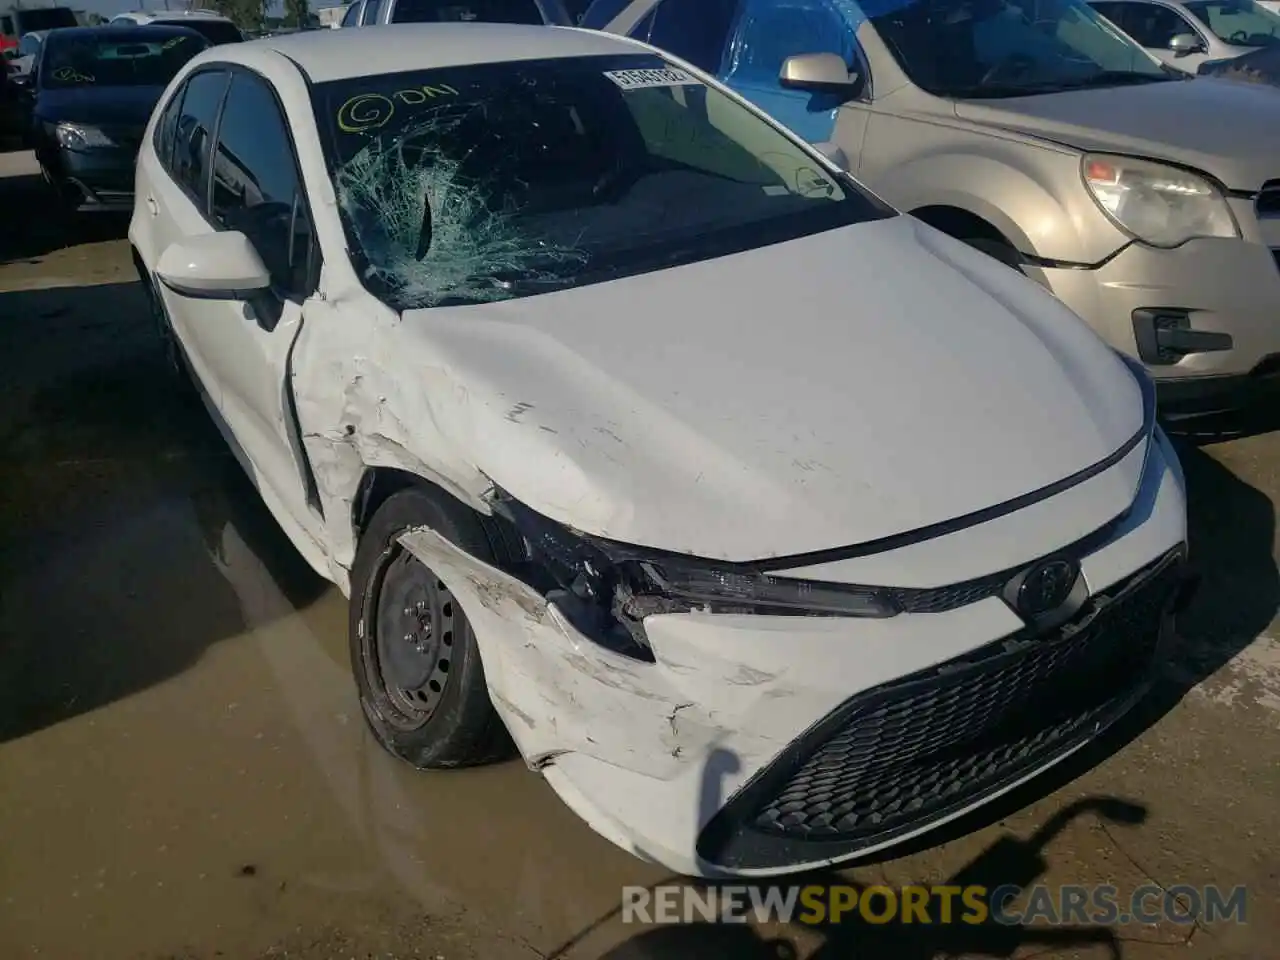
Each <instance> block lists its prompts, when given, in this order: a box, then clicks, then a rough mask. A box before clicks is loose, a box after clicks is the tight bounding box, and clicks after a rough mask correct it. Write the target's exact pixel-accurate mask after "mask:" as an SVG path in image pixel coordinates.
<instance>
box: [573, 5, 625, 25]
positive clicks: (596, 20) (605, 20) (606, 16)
mask: <svg viewBox="0 0 1280 960" xmlns="http://www.w3.org/2000/svg"><path fill="white" fill-rule="evenodd" d="M630 5H631V0H595V2H594V3H591V4H589V5H588V6H587V12H586V13H584V14H583V15H582V20H581V26H584V27H586V28H588V29H590V30H603V29H604V28H605V27H607V26H608V25H609V24H610V23H611V22H612V21H613V18H614V17H616V16H617V15H618V14H620V13H621V12H622V11H623V10H625V9H627V7H629V6H630Z"/></svg>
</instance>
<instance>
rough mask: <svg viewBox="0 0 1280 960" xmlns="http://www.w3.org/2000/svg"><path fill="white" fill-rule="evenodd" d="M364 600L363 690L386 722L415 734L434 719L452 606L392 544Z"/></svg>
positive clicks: (454, 616) (447, 658)
mask: <svg viewBox="0 0 1280 960" xmlns="http://www.w3.org/2000/svg"><path fill="white" fill-rule="evenodd" d="M367 600H368V601H369V602H367V603H366V606H365V610H366V629H365V631H364V633H365V636H364V638H363V642H362V645H361V647H362V649H361V652H362V660H363V661H364V669H365V675H366V678H367V679H368V681H369V686H370V688H371V689H372V690H373V691H374V693H375V697H376V699H377V700H378V701H379V704H380V706H381V707H382V708H383V711H382V712H383V714H384V716H385V718H386V720H387V721H388V722H389V723H391V724H392V725H393V726H395V727H397V728H399V729H402V730H416V729H418V728H419V727H421V726H423V725H424V724H425V723H426V722H427V721H428V720H430V719H431V717H432V716H434V715H435V712H436V711H437V710H438V709H439V707H440V702H441V700H443V698H444V694H445V691H446V690H447V688H448V680H449V669H450V667H451V665H452V656H453V644H454V636H455V632H456V630H457V629H458V628H459V626H460V623H459V619H460V613H459V610H458V605H457V601H456V600H455V599H454V597H453V594H451V593H450V592H449V588H448V587H446V586H445V585H444V583H443V582H442V581H441V580H440V579H439V578H438V577H437V576H436V575H435V574H434V573H433V572H432V571H431V570H430V569H429V568H428V567H427V566H426V565H425V564H424V563H422V562H421V561H420V560H418V559H417V557H415V556H413V554H411V553H410V552H409V551H408V550H405V549H404V548H403V547H401V546H399V545H398V544H397V545H394V546H393V547H391V548H390V549H389V550H387V551H386V552H385V553H384V554H383V556H382V557H381V558H380V562H379V564H378V568H377V572H376V573H375V575H374V577H373V578H372V583H371V585H370V592H369V595H368V597H367ZM388 708H389V709H388Z"/></svg>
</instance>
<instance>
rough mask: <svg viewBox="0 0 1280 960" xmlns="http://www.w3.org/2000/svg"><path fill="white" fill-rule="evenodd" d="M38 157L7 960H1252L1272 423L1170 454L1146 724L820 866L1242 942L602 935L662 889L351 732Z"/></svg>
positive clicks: (528, 809)
mask: <svg viewBox="0 0 1280 960" xmlns="http://www.w3.org/2000/svg"><path fill="white" fill-rule="evenodd" d="M32 172H33V168H32V166H31V161H30V157H29V156H28V155H24V154H8V155H5V156H0V174H3V178H2V179H0V216H3V219H4V222H5V226H4V228H3V230H0V384H2V385H3V389H2V390H0V438H2V439H0V443H2V447H0V449H2V450H3V453H4V466H3V468H0V957H3V958H5V960H18V958H27V957H54V958H59V960H63V958H65V960H89V958H94V960H115V958H148V960H150V958H156V960H159V958H192V960H197V958H198V960H206V958H214V957H226V958H234V960H251V958H257V957H276V956H284V957H297V958H317V960H319V958H324V960H339V958H374V957H377V958H392V957H395V958H400V957H429V958H431V957H434V958H448V960H463V958H471V957H482V958H485V960H508V958H520V960H536V958H543V960H549V958H557V960H559V958H566V960H573V958H610V960H623V958H630V960H638V958H668V960H684V958H697V960H717V958H732V960H755V958H796V960H800V958H810V957H811V958H818V960H837V958H839V960H844V958H880V957H885V958H889V960H922V958H927V957H933V956H948V957H953V956H974V957H1031V956H1036V957H1099V958H1102V957H1124V958H1130V960H1146V958H1158V957H1179V958H1189V960H1192V958H1194V960H1201V958H1204V960H1208V958H1251V960H1252V958H1263V957H1275V956H1280V948H1278V947H1277V944H1278V943H1280V910H1277V907H1278V906H1280V855H1278V854H1280V840H1278V839H1277V837H1276V830H1275V826H1276V824H1277V821H1278V819H1280V761H1278V759H1277V758H1278V757H1280V641H1277V640H1276V639H1274V637H1280V633H1276V632H1275V631H1276V628H1275V626H1274V620H1275V617H1276V611H1277V607H1278V606H1280V577H1278V576H1277V568H1276V562H1275V556H1276V529H1275V504H1276V501H1277V496H1280V432H1268V431H1267V429H1266V426H1267V424H1266V423H1265V422H1261V421H1260V422H1257V423H1253V424H1244V423H1231V424H1228V423H1218V424H1206V425H1201V426H1199V427H1197V428H1196V433H1197V436H1195V437H1193V438H1191V439H1184V440H1183V441H1182V442H1181V449H1182V456H1183V460H1184V466H1185V469H1186V473H1187V475H1188V483H1189V486H1190V491H1191V524H1192V528H1193V531H1192V536H1193V547H1192V551H1193V555H1194V557H1195V559H1196V561H1197V563H1198V565H1199V567H1200V569H1201V571H1202V573H1203V575H1204V582H1203V586H1202V590H1201V593H1200V595H1199V597H1198V599H1197V601H1196V603H1195V604H1194V605H1193V607H1192V609H1191V610H1190V611H1189V613H1188V614H1187V615H1186V616H1185V618H1184V619H1183V621H1182V629H1181V633H1182V641H1181V644H1180V646H1179V649H1178V651H1177V654H1176V657H1175V660H1174V662H1173V663H1171V664H1170V666H1169V667H1168V669H1167V670H1166V671H1165V674H1164V676H1163V679H1162V681H1161V683H1160V685H1159V687H1158V689H1157V691H1156V692H1155V693H1154V694H1153V695H1152V696H1151V697H1150V698H1149V700H1148V701H1147V702H1146V703H1145V704H1144V706H1143V707H1142V709H1141V710H1140V711H1139V712H1138V713H1137V714H1136V715H1134V716H1132V717H1131V718H1130V720H1129V721H1127V722H1126V723H1125V724H1124V725H1123V727H1122V728H1121V729H1117V730H1115V731H1113V734H1112V735H1109V736H1108V737H1107V739H1106V741H1105V742H1103V743H1100V744H1097V745H1096V748H1094V749H1090V750H1089V751H1088V752H1087V755H1083V756H1079V757H1078V758H1074V759H1073V760H1072V761H1071V762H1070V765H1069V767H1067V768H1064V769H1061V770H1058V771H1055V772H1053V773H1051V774H1049V775H1047V776H1046V777H1044V778H1042V779H1040V780H1038V781H1036V782H1034V783H1033V784H1031V785H1029V786H1028V787H1027V788H1024V789H1022V790H1021V791H1019V792H1018V793H1017V794H1016V795H1015V796H1013V797H1010V798H1008V800H1007V802H1003V803H1001V804H999V806H998V807H996V808H993V809H991V810H989V811H985V812H980V813H979V814H978V815H977V817H976V818H973V819H969V820H966V821H964V822H963V823H961V824H959V825H957V826H956V827H955V828H948V829H946V830H945V832H943V833H940V834H931V835H929V836H928V837H926V838H924V840H922V841H921V842H919V843H917V844H916V845H915V846H914V847H913V848H911V849H909V850H903V851H899V852H898V853H897V854H896V856H895V858H894V859H891V860H882V861H879V862H874V863H868V864H864V865H860V866H858V867H856V868H854V869H852V870H849V871H845V872H844V874H843V878H844V879H845V880H847V881H850V882H853V883H855V884H859V885H862V886H866V885H869V884H877V883H888V884H906V883H946V882H952V883H980V884H984V885H986V886H988V887H989V888H994V887H996V886H999V885H1001V884H1004V883H1016V884H1022V885H1030V884H1032V883H1036V882H1043V883H1047V884H1097V883H1110V884H1114V885H1115V886H1116V887H1118V888H1119V890H1120V891H1121V892H1122V893H1124V892H1127V891H1132V890H1134V889H1136V888H1138V887H1141V886H1143V885H1144V884H1152V883H1154V884H1158V885H1160V886H1162V887H1164V888H1166V889H1167V888H1170V887H1174V886H1176V885H1179V884H1190V885H1193V886H1202V885H1206V884H1218V885H1221V886H1223V887H1227V888H1230V887H1234V886H1236V885H1238V884H1244V885H1247V886H1248V889H1249V893H1248V908H1247V909H1248V913H1247V921H1248V922H1247V923H1246V924H1243V925H1240V924H1219V925H1208V924H1203V925H1201V924H1192V925H1183V924H1178V923H1174V922H1163V923H1159V924H1154V925H1141V924H1136V923H1130V924H1126V925H1115V926H1110V927H1107V926H1088V925H1081V924H1077V925H1073V926H1071V927H1066V928H1063V927H1059V928H1051V927H1048V926H1044V925H1032V926H1028V927H1025V928H1024V927H1001V926H992V925H988V926H980V927H975V926H965V925H951V926H935V927H928V928H922V927H920V926H918V925H914V926H913V925H906V924H898V923H890V924H887V925H871V924H866V923H857V924H844V925H839V926H834V927H829V928H815V927H801V926H790V927H782V926H779V925H769V926H765V927H763V928H758V927H756V926H746V925H743V926H734V925H716V926H712V925H708V924H693V925H687V926H685V925H681V926H667V927H659V928H644V927H637V926H635V925H625V924H623V923H622V922H621V919H620V917H619V908H620V889H621V887H622V886H623V885H624V884H655V883H660V882H664V881H666V880H667V879H668V878H667V877H666V876H665V874H664V872H663V871H662V870H660V869H659V868H656V867H654V866H652V865H646V864H643V863H641V862H639V861H637V860H634V859H632V858H631V857H630V856H629V855H627V854H624V853H622V852H620V851H619V850H616V849H615V848H613V847H612V846H611V845H610V844H608V843H607V842H605V841H604V840H602V839H600V838H598V837H597V836H596V835H595V834H593V833H592V832H591V831H590V830H589V829H588V828H587V827H585V826H584V825H582V824H581V823H580V822H578V820H577V819H576V818H575V817H574V816H573V814H571V813H570V812H569V811H568V810H567V809H566V808H565V807H564V806H563V805H562V804H561V803H560V802H559V801H558V800H557V798H556V797H555V796H554V795H553V794H552V793H551V791H550V789H549V788H548V787H547V786H546V785H545V784H544V783H543V782H542V780H541V779H540V778H539V777H538V776H537V775H535V774H533V773H530V772H528V771H527V770H526V769H524V767H523V766H522V765H521V764H520V763H519V762H510V763H506V764H503V765H499V766H496V767H493V768H488V769H482V770H471V771H464V772H451V773H437V774H424V773H418V772H416V771H414V770H412V769H410V768H408V767H407V766H405V765H403V764H400V763H397V762H395V761H393V760H392V759H390V758H389V757H388V756H386V755H385V754H384V753H383V752H382V751H381V750H380V749H379V748H378V747H377V746H376V744H375V743H374V742H373V740H372V739H371V738H370V736H369V735H368V734H367V733H366V731H365V728H364V725H363V721H362V719H361V716H360V712H359V708H358V707H357V705H356V700H355V696H354V691H353V686H352V682H351V680H350V676H349V668H348V663H347V654H346V641H345V629H346V621H345V616H344V603H343V600H342V598H341V597H340V596H339V594H338V593H337V592H336V591H335V590H334V589H332V588H330V587H329V586H328V585H326V584H325V583H323V582H322V581H320V580H319V579H318V578H317V577H315V576H314V575H313V574H312V573H311V572H310V571H309V570H308V569H307V568H306V566H305V565H304V563H303V561H302V560H301V559H300V558H299V557H298V556H297V555H296V554H295V553H294V552H293V551H292V549H291V548H290V546H289V544H288V542H287V541H286V540H285V538H284V536H283V535H282V534H281V533H280V531H279V530H278V529H276V527H275V526H274V525H273V523H272V521H271V519H270V518H269V517H268V516H267V515H266V513H265V512H264V509H263V508H262V507H261V506H260V504H259V503H258V502H257V500H256V498H255V495H254V494H253V492H252V490H251V489H250V487H249V486H248V483H247V481H246V480H245V478H244V476H243V475H242V474H241V472H240V471H239V468H238V466H237V465H236V464H235V462H234V461H233V460H232V459H231V458H230V456H229V454H228V453H227V451H226V449H225V447H224V446H223V444H222V442H221V439H220V438H219V436H218V435H217V433H216V431H214V430H213V428H212V427H211V426H210V425H209V424H208V422H207V420H206V418H205V415H204V412H203V410H200V409H195V410H193V409H191V408H190V407H189V406H184V405H182V403H181V402H180V401H179V400H178V399H177V398H176V397H175V396H173V395H171V394H170V393H169V392H168V391H167V388H166V386H165V381H164V379H163V376H162V373H161V367H160V358H159V353H158V350H157V345H156V343H155V341H154V339H153V336H152V334H151V332H150V330H149V328H148V326H147V323H146V319H145V315H144V311H143V300H142V296H141V292H140V289H139V286H138V284H137V283H136V282H135V279H134V276H133V274H132V269H131V266H130V260H129V252H128V245H127V241H126V240H124V239H123V238H124V235H125V228H126V224H125V223H124V222H123V221H121V220H97V221H91V222H79V223H75V222H70V223H68V222H65V221H63V220H62V219H60V218H58V217H57V216H55V215H53V214H52V213H51V212H50V208H49V206H48V205H47V198H46V197H45V195H44V193H43V189H42V186H41V184H40V181H39V179H38V178H36V177H34V176H31V173H32ZM1277 322H1280V318H1277ZM1237 434H1242V435H1237ZM818 879H820V880H825V879H831V878H818Z"/></svg>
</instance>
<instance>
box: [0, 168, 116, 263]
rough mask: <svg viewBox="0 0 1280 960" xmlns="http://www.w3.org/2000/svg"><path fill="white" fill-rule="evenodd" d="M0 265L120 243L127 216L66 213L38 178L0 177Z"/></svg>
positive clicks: (34, 261)
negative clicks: (0, 224)
mask: <svg viewBox="0 0 1280 960" xmlns="http://www.w3.org/2000/svg"><path fill="white" fill-rule="evenodd" d="M0 209H2V210H4V213H5V229H4V230H3V231H0V266H3V265H4V264H8V263H18V262H24V261H25V262H28V263H39V262H40V258H42V257H44V256H45V255H46V254H50V253H53V252H54V251H56V250H62V249H64V248H66V247H70V246H74V245H76V244H82V243H100V242H104V241H107V240H119V239H120V238H121V237H124V236H126V235H127V234H128V232H129V215H128V214H127V213H107V214H68V213H65V212H63V211H62V210H61V209H59V207H58V205H57V198H56V197H55V196H54V193H53V191H52V190H51V189H50V188H49V185H48V184H46V183H45V182H44V180H43V179H42V178H41V177H40V176H39V175H23V176H16V177H4V178H0Z"/></svg>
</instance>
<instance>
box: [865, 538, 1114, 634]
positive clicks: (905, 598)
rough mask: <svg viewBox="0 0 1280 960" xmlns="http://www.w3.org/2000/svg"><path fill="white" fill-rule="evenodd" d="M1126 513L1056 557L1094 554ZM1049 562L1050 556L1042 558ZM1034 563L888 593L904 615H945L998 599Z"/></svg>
mask: <svg viewBox="0 0 1280 960" xmlns="http://www.w3.org/2000/svg"><path fill="white" fill-rule="evenodd" d="M1126 515H1127V514H1123V513H1122V514H1120V515H1119V516H1116V517H1112V518H1111V519H1110V520H1109V521H1107V522H1106V523H1105V524H1103V525H1102V526H1101V527H1099V528H1098V529H1097V530H1095V531H1093V533H1091V534H1088V535H1087V536H1085V537H1082V538H1081V539H1079V540H1077V541H1076V542H1075V543H1072V544H1068V545H1067V546H1066V547H1063V548H1062V549H1061V550H1059V551H1058V552H1057V554H1055V555H1064V556H1073V557H1079V556H1084V555H1086V554H1089V553H1092V552H1093V551H1094V550H1096V549H1097V548H1098V547H1099V546H1101V545H1102V544H1103V543H1105V542H1106V541H1108V540H1110V539H1111V537H1112V536H1113V535H1114V533H1115V529H1116V527H1117V526H1119V525H1120V523H1121V521H1123V520H1124V519H1125V516H1126ZM1038 559H1039V560H1042V561H1043V560H1046V559H1048V558H1047V557H1040V558H1038ZM1034 563H1035V561H1031V562H1029V563H1023V564H1019V565H1018V566H1016V567H1010V568H1009V569H1007V570H1001V571H999V572H997V573H989V574H987V575H986V576H984V577H976V578H974V579H973V580H965V581H963V582H962V583H952V584H948V585H946V586H941V587H893V588H891V589H888V590H886V591H885V592H886V593H887V594H888V595H889V596H890V598H891V599H892V600H893V602H894V604H895V605H896V606H897V607H898V609H899V610H901V611H902V612H903V613H946V612H947V611H948V610H956V609H958V608H960V607H967V606H968V605H969V604H971V603H977V602H978V601H979V600H986V599H987V598H988V597H998V596H1000V595H1001V594H1002V593H1003V592H1004V588H1005V587H1006V586H1008V584H1009V581H1010V580H1012V579H1013V578H1014V576H1016V575H1017V574H1018V572H1019V571H1021V570H1026V569H1027V568H1028V567H1030V566H1033V565H1034Z"/></svg>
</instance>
